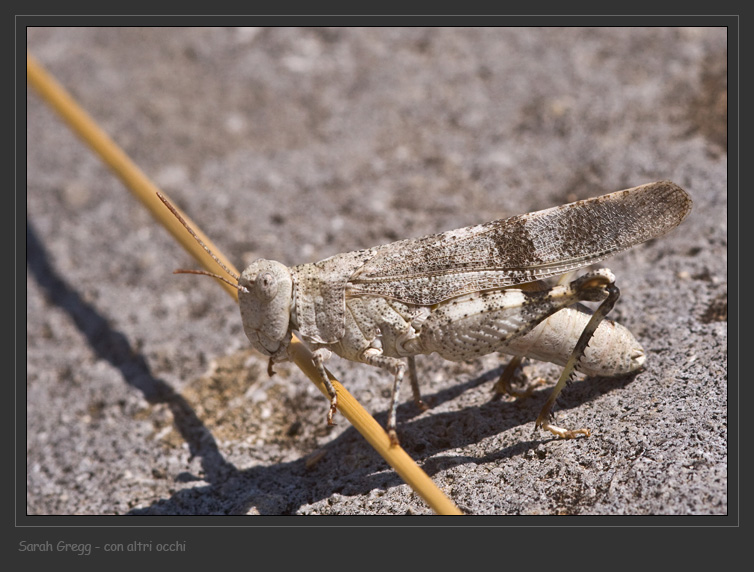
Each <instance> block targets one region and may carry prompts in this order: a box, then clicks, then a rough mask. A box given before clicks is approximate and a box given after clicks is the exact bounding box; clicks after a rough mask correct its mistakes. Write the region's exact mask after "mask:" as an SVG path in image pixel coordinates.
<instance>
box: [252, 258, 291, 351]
mask: <svg viewBox="0 0 754 572" xmlns="http://www.w3.org/2000/svg"><path fill="white" fill-rule="evenodd" d="M238 286H239V290H238V303H239V306H240V307H241V320H242V321H243V329H244V331H245V332H246V337H248V338H249V341H250V342H251V345H252V346H254V347H255V348H256V349H257V350H259V351H260V352H262V353H263V354H264V355H266V356H270V357H279V358H282V357H283V356H284V355H285V352H286V349H287V347H288V342H289V341H290V330H289V329H288V325H289V322H290V316H291V304H292V296H293V279H292V278H291V273H290V271H289V270H288V268H287V267H286V266H284V265H282V264H280V263H279V262H275V261H274V260H264V259H263V258H260V259H259V260H256V261H254V262H252V263H251V264H250V265H249V266H248V268H246V270H244V271H243V272H242V273H241V277H240V278H239V279H238Z"/></svg>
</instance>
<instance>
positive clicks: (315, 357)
mask: <svg viewBox="0 0 754 572" xmlns="http://www.w3.org/2000/svg"><path fill="white" fill-rule="evenodd" d="M331 355H332V352H331V351H330V350H328V349H327V348H319V349H316V350H314V351H313V352H312V361H313V362H314V365H315V367H316V368H317V371H318V372H319V377H320V379H321V380H322V383H323V384H324V385H325V389H327V395H329V396H330V409H329V410H328V411H327V424H328V425H335V423H333V420H332V419H333V416H334V415H335V412H336V411H337V410H338V394H337V393H336V392H335V387H333V384H332V383H331V382H330V376H329V375H328V374H327V370H326V369H325V361H326V360H328V359H329V358H330V356H331Z"/></svg>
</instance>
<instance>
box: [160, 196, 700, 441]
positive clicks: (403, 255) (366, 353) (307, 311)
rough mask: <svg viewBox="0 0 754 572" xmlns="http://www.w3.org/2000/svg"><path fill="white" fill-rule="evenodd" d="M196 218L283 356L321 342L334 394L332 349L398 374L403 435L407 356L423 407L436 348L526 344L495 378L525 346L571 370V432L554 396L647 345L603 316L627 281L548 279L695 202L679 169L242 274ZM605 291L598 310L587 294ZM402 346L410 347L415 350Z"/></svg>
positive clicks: (663, 229) (589, 276) (318, 352)
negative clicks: (421, 374) (422, 387)
mask: <svg viewBox="0 0 754 572" xmlns="http://www.w3.org/2000/svg"><path fill="white" fill-rule="evenodd" d="M160 198H161V199H162V201H163V202H164V203H165V204H166V206H168V208H170V210H171V211H172V212H173V213H174V214H175V216H176V217H178V219H179V220H180V221H181V222H182V223H183V224H184V226H186V228H187V229H188V230H189V232H191V234H192V235H193V236H194V238H196V240H197V241H199V243H200V244H201V245H202V246H203V247H204V248H205V250H207V252H208V253H209V254H210V255H211V256H212V257H213V258H214V259H215V260H216V261H217V262H218V264H220V266H222V267H223V268H224V270H225V271H226V272H227V273H228V274H229V275H230V276H232V277H233V279H234V280H235V281H236V282H235V283H233V282H231V281H230V280H227V279H225V278H224V277H222V276H218V275H216V274H211V273H208V272H204V271H184V270H178V271H176V272H190V273H199V274H207V275H210V276H214V277H216V278H219V279H221V280H223V281H225V282H227V283H229V284H231V285H232V286H233V287H235V288H237V289H238V298H239V304H240V308H241V319H242V320H243V327H244V331H245V332H246V335H247V337H248V338H249V341H250V342H251V345H252V346H254V347H255V348H256V349H257V350H259V351H260V352H261V353H262V354H264V355H265V356H268V357H269V368H268V370H269V372H270V374H272V365H273V364H274V363H275V362H280V361H285V360H287V359H289V356H288V346H289V343H290V341H291V334H292V332H294V331H296V332H298V334H299V336H300V337H301V339H302V340H303V341H304V342H306V343H307V344H308V345H309V346H310V347H311V349H312V350H313V360H314V364H315V365H316V367H317V370H318V371H319V373H320V376H321V378H322V382H323V383H324V385H325V387H326V388H327V390H328V393H329V395H330V409H329V411H328V414H327V422H328V424H332V419H333V415H334V414H335V411H336V409H337V395H336V392H335V389H334V388H333V386H332V384H331V383H330V379H329V377H328V374H327V372H326V370H325V367H324V362H325V360H327V359H328V358H329V357H330V355H331V352H335V353H336V354H338V355H339V356H341V357H343V358H346V359H349V360H352V361H356V362H362V363H366V364H369V365H372V366H376V367H379V368H382V369H385V370H387V371H389V372H390V373H392V374H393V376H394V381H393V390H392V397H391V404H390V412H389V416H388V422H387V429H388V433H389V435H390V438H391V440H392V442H393V443H397V442H398V438H397V433H396V408H397V402H398V395H399V390H400V385H401V381H402V380H403V377H404V375H405V372H406V369H407V368H408V371H409V377H410V379H411V385H412V388H413V391H414V400H415V401H416V402H417V404H418V405H420V406H423V403H422V402H421V396H420V393H419V388H418V381H417V377H416V368H415V364H414V356H416V355H420V354H430V353H432V352H437V353H438V354H439V355H440V356H442V357H443V358H445V359H448V360H451V361H464V360H467V359H470V358H473V357H477V356H481V355H485V354H488V353H492V352H501V353H505V354H510V355H512V356H515V358H514V360H513V361H512V362H511V363H510V364H509V365H508V367H507V368H506V369H505V371H504V372H503V375H502V376H501V379H500V381H499V383H498V385H497V386H496V387H498V388H503V389H508V388H509V387H510V385H509V382H510V378H511V376H512V374H513V372H514V370H515V369H516V368H517V366H518V365H519V364H520V361H521V359H522V358H523V357H531V358H535V359H539V360H543V361H549V362H553V363H555V364H558V365H563V366H564V369H563V372H562V374H561V376H560V379H559V380H558V383H557V384H556V386H555V388H554V389H553V391H552V393H551V395H550V397H549V399H548V400H547V402H546V404H545V405H544V407H543V408H542V411H541V412H540V414H539V417H538V418H537V421H536V424H535V428H537V427H542V428H543V429H546V430H548V431H551V432H552V433H554V434H555V435H557V436H559V437H563V438H572V437H575V436H576V435H578V434H584V435H587V436H588V435H589V434H590V432H589V430H588V429H578V430H567V429H563V428H560V427H556V426H554V425H552V424H551V423H550V420H551V417H552V413H551V411H552V406H553V404H554V402H555V399H556V397H557V396H558V394H559V393H560V391H561V390H562V389H563V387H564V386H565V384H566V383H568V382H570V380H571V378H572V377H573V375H574V372H575V371H581V372H583V373H585V374H587V375H595V376H619V375H625V374H629V373H632V372H635V371H637V370H638V369H639V368H641V367H642V365H643V363H644V360H645V356H644V350H643V349H642V347H641V346H640V345H639V343H638V342H637V341H636V339H635V338H634V336H633V335H632V334H631V332H629V331H628V330H627V329H626V328H624V327H623V326H621V325H619V324H617V323H615V322H613V321H611V320H607V319H605V316H606V315H607V313H608V312H609V311H610V310H611V309H612V307H613V306H614V304H615V302H616V301H617V299H618V297H619V295H620V292H619V290H618V288H617V286H616V285H615V277H614V276H613V274H612V272H610V271H609V270H607V269H600V270H595V271H591V272H587V273H586V274H584V275H583V276H581V277H579V278H577V279H575V280H573V281H571V282H570V283H568V284H558V285H556V286H553V287H548V286H547V285H546V284H545V283H544V282H542V280H544V279H546V278H550V277H555V276H562V275H564V274H569V273H571V272H573V271H575V270H577V269H579V268H582V267H584V266H587V265H590V264H593V263H595V262H598V261H600V260H603V259H604V258H607V257H608V256H611V255H614V254H616V253H618V252H621V251H623V250H625V249H627V248H629V247H631V246H634V245H636V244H639V243H641V242H644V241H646V240H649V239H651V238H657V237H659V236H662V235H664V234H665V233H667V232H668V231H670V230H671V229H673V228H675V227H676V226H677V225H678V224H680V223H681V221H683V219H684V218H685V217H686V216H687V215H688V213H689V212H690V211H691V205H692V201H691V199H690V197H689V196H688V195H687V194H686V192H685V191H684V190H683V189H681V188H680V187H678V186H677V185H675V184H674V183H671V182H669V181H662V182H656V183H650V184H647V185H642V186H640V187H635V188H632V189H628V190H624V191H619V192H615V193H611V194H608V195H604V196H601V197H596V198H592V199H587V200H582V201H577V202H574V203H570V204H567V205H563V206H559V207H554V208H550V209H546V210H542V211H538V212H533V213H529V214H524V215H519V216H514V217H511V218H507V219H503V220H497V221H493V222H488V223H485V224H480V225H476V226H470V227H466V228H460V229H457V230H451V231H448V232H443V233H440V234H433V235H430V236H425V237H421V238H412V239H407V240H401V241H398V242H394V243H391V244H386V245H383V246H376V247H374V248H369V249H364V250H358V251H355V252H347V253H343V254H336V255H335V256H331V257H330V258H326V259H325V260H322V261H320V262H315V263H312V264H302V265H299V266H294V267H292V268H288V267H286V266H284V265H283V264H281V263H279V262H274V261H271V260H264V259H259V260H256V261H255V262H253V263H252V264H251V265H250V266H249V267H248V268H246V269H245V270H244V271H243V273H242V274H241V276H237V275H235V274H234V273H232V272H231V271H229V270H228V269H227V268H225V266H224V265H223V264H222V263H221V262H220V261H219V260H218V259H217V257H215V256H214V254H213V253H212V252H210V250H209V249H208V248H207V247H206V246H205V245H204V244H203V243H202V242H201V240H199V239H198V238H197V237H196V234H194V232H193V231H192V230H191V229H190V228H189V227H188V226H187V225H186V223H185V221H183V219H182V218H181V217H180V215H178V213H177V212H176V211H175V210H174V209H173V208H172V207H171V205H170V204H169V203H168V202H167V201H166V200H165V199H164V198H163V197H160ZM583 301H590V302H600V305H599V307H598V308H597V310H596V311H595V312H594V313H592V312H590V311H589V310H587V309H586V308H585V307H583V306H581V305H580V304H579V302H583ZM403 358H408V361H407V362H406V361H404V360H403Z"/></svg>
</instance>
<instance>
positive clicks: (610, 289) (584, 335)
mask: <svg viewBox="0 0 754 572" xmlns="http://www.w3.org/2000/svg"><path fill="white" fill-rule="evenodd" d="M611 278H612V275H610V277H605V276H597V277H595V278H594V279H593V280H590V281H587V282H585V283H584V284H583V285H582V286H581V287H582V288H583V289H584V291H585V292H587V291H589V290H591V289H592V288H596V289H597V290H600V289H602V290H603V291H604V292H605V293H606V294H607V296H606V297H605V299H604V300H603V301H602V303H601V304H600V305H599V307H598V308H597V310H596V311H595V312H594V314H592V317H591V318H590V320H589V322H588V323H587V325H586V327H585V328H584V330H583V331H582V332H581V335H580V336H579V340H578V341H577V342H576V346H575V347H574V348H573V352H571V356H570V357H569V358H568V361H567V362H566V365H565V367H564V368H563V372H562V373H561V374H560V379H558V383H557V384H556V385H555V388H554V389H553V390H552V393H551V394H550V397H548V399H547V402H546V403H545V405H544V407H542V411H540V413H539V416H538V417H537V421H536V423H535V424H534V429H535V430H536V429H538V428H540V427H541V428H542V429H545V430H547V431H549V432H550V433H553V434H554V435H557V436H558V437H560V438H562V439H573V438H574V437H576V436H577V435H586V436H587V437H589V435H591V431H590V430H589V429H576V430H571V429H563V428H562V427H557V426H555V425H553V424H552V423H550V420H551V419H552V416H553V415H552V407H553V405H554V404H555V400H556V399H557V398H558V395H559V394H560V392H561V391H562V390H563V388H564V387H565V386H566V385H567V384H569V383H570V382H571V381H572V379H573V375H574V373H575V371H576V366H577V365H578V363H579V360H580V359H581V358H582V357H583V356H584V352H585V351H586V348H587V346H588V345H589V341H590V340H591V338H592V336H593V335H594V332H595V331H596V330H597V327H598V326H599V325H600V322H601V321H602V320H603V319H604V318H605V316H607V314H608V313H609V312H610V310H612V309H613V306H615V303H616V302H617V301H618V298H619V297H620V290H619V289H618V287H617V286H616V285H615V283H614V281H613V280H612V279H611ZM605 280H607V282H606V283H603V284H600V282H604V281H605ZM585 299H588V298H587V297H586V296H585Z"/></svg>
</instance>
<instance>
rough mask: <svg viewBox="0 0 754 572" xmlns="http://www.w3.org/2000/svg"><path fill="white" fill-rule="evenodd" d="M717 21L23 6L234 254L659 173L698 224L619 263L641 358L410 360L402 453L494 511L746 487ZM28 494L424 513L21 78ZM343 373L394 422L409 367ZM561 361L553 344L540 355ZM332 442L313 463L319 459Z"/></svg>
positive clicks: (365, 237)
mask: <svg viewBox="0 0 754 572" xmlns="http://www.w3.org/2000/svg"><path fill="white" fill-rule="evenodd" d="M726 44H727V35H726V31H725V29H716V28H705V29H664V28H650V29H631V28H610V29H581V28H570V29H549V30H548V29H527V28H517V29H422V28H419V29H412V28H404V29H378V28H374V29H296V28H288V29H253V28H252V29H250V28H244V29H215V28H203V29H141V28H127V29H125V28H124V29H119V28H109V29H97V28H88V29H73V28H68V29H29V31H28V36H27V46H28V49H29V50H30V51H31V52H32V53H33V54H34V55H35V56H36V57H37V58H38V59H39V60H40V61H41V62H42V63H43V64H44V65H45V66H46V67H47V68H48V69H49V71H51V72H52V73H53V74H54V75H55V76H56V77H57V78H58V79H59V80H60V81H61V82H62V83H63V85H65V86H66V88H67V89H69V90H70V91H71V92H72V94H73V95H74V96H75V97H76V98H77V99H78V101H79V102H80V103H81V104H82V105H83V106H84V107H85V108H86V109H87V110H88V111H89V112H90V113H91V114H92V116H93V117H94V118H95V119H96V120H97V121H98V122H99V123H100V124H101V125H102V126H103V127H104V128H105V129H106V130H107V132H108V133H109V134H110V135H111V136H112V137H113V138H114V139H115V140H116V141H117V142H118V143H119V144H120V145H121V146H122V147H123V148H124V149H125V151H126V152H127V153H128V154H129V155H130V156H131V157H132V158H133V159H134V160H135V161H136V162H137V163H138V164H139V165H140V167H141V168H142V169H143V170H144V172H145V173H147V174H148V175H149V176H150V177H152V178H153V180H154V181H156V183H157V184H158V185H159V186H160V187H161V188H163V189H164V190H165V191H166V192H167V193H168V194H169V195H170V196H171V197H172V198H173V199H174V200H175V201H176V202H177V203H178V204H179V205H180V206H181V207H182V208H183V209H184V210H185V211H186V212H188V213H189V215H190V216H191V217H193V218H194V220H195V221H196V222H197V223H198V224H199V225H200V226H201V228H202V229H203V230H204V231H205V232H206V233H207V234H208V235H209V236H211V237H212V238H213V240H214V241H215V242H216V244H217V245H218V246H219V247H220V248H221V249H222V251H223V252H224V253H225V254H227V255H228V256H229V257H230V258H231V259H232V260H234V261H236V264H237V265H238V266H240V267H244V266H245V265H247V264H248V263H250V262H251V261H252V260H254V259H255V258H258V257H264V258H269V259H274V260H279V261H281V262H283V263H285V264H287V265H294V264H300V263H305V262H312V261H316V260H320V259H322V258H325V257H327V256H330V255H333V254H336V253H339V252H345V251H349V250H355V249H358V248H364V247H369V246H374V245H377V244H382V243H386V242H391V241H393V240H397V239H402V238H408V237H412V236H421V235H424V234H428V233H433V232H439V231H444V230H449V229H452V228H457V227H462V226H467V225H471V224H476V223H480V222H485V221H488V220H492V219H496V218H501V217H506V216H510V215H514V214H520V213H524V212H530V211H534V210H538V209H542V208H546V207H550V206H554V205H558V204H563V203H565V202H569V201H571V200H575V199H581V198H586V197H590V196H597V195H601V194H604V193H606V192H610V191H615V190H619V189H623V188H628V187H632V186H635V185H638V184H642V183H646V182H650V181H655V180H661V179H670V180H672V181H674V182H676V183H677V184H679V185H681V186H682V187H684V188H685V189H686V190H687V191H688V192H689V194H690V195H691V196H692V197H693V200H694V203H695V204H694V211H693V212H692V214H691V215H690V216H689V218H688V219H687V220H686V221H685V222H684V224H683V225H682V226H681V227H679V228H678V229H677V230H676V231H674V232H673V233H672V234H670V235H668V236H667V237H665V238H662V239H660V240H656V241H651V242H650V243H647V244H644V245H641V246H638V247H636V248H634V249H632V250H630V251H629V252H627V253H625V254H622V255H620V256H618V257H615V258H613V259H611V260H609V261H608V262H607V265H608V266H609V267H610V268H611V269H612V270H613V271H614V272H615V274H616V275H617V277H618V284H619V286H620V288H621V290H622V294H623V295H622V298H621V300H620V301H619V303H618V305H617V307H616V309H615V310H614V312H613V314H612V316H613V317H614V318H615V319H617V320H618V321H620V322H621V323H623V324H624V325H626V326H627V327H629V328H630V329H631V330H632V331H633V332H634V334H635V335H636V336H637V338H638V339H639V340H640V341H641V342H642V344H643V345H644V347H645V349H646V351H647V354H648V359H647V368H646V371H644V372H643V373H640V374H639V375H637V376H635V377H633V378H629V379H620V380H610V379H598V378H590V379H583V378H580V379H579V381H578V382H576V383H575V384H573V385H572V386H571V387H570V388H568V389H566V391H565V392H564V394H563V398H562V400H561V404H560V407H559V408H558V410H557V419H558V421H559V422H560V423H561V424H563V425H568V426H571V427H579V426H588V427H591V429H592V431H593V435H592V436H591V437H590V438H588V439H586V438H584V439H576V440H572V441H560V440H555V439H552V438H550V437H548V435H547V434H545V433H542V432H537V433H534V432H533V429H534V419H535V417H536V415H537V413H538V412H539V409H540V408H541V406H542V404H543V402H544V400H545V399H546V396H547V394H548V391H549V388H542V389H540V390H538V391H536V392H535V394H534V395H533V396H532V397H531V398H529V399H527V400H524V401H520V402H513V401H510V400H507V399H493V396H492V394H491V389H492V385H493V383H494V380H495V379H497V377H498V376H499V374H500V372H501V368H502V367H503V365H504V364H505V363H506V358H505V357H504V356H499V355H490V356H486V357H484V358H481V359H478V360H474V361H471V362H467V363H462V364H454V363H450V362H444V361H442V360H441V359H439V358H437V357H436V356H432V357H426V358H422V359H420V360H419V370H420V371H419V374H420V377H421V382H422V388H423V392H424V395H425V396H426V397H427V398H428V400H430V401H431V402H432V404H433V407H432V409H430V410H429V411H426V412H423V413H422V412H420V411H418V410H417V409H416V408H415V407H414V405H413V403H412V402H411V400H410V390H409V389H408V388H406V390H405V392H404V396H405V398H406V399H405V402H404V403H403V404H402V405H401V406H400V408H399V410H398V415H399V431H400V435H401V438H402V443H403V445H404V447H405V449H406V450H407V452H408V453H409V454H410V455H411V456H412V457H413V458H414V459H415V460H416V461H417V462H418V463H419V464H420V465H421V466H422V467H423V468H424V469H425V470H426V471H427V473H428V474H429V475H430V476H431V477H432V479H433V480H434V481H435V482H436V483H437V484H438V485H439V487H440V488H441V489H442V490H443V491H444V492H445V493H446V494H447V495H448V496H449V497H450V498H451V499H452V500H453V501H454V502H455V503H457V505H458V506H459V507H460V508H461V509H462V510H463V511H464V512H467V513H470V514H475V515H531V514H538V515H555V514H579V515H724V514H727V512H728V493H727V488H728V458H727V445H728V429H727V419H728V417H727V405H728V385H727V379H728V374H727V372H728V368H727V358H728V351H727V343H728V324H727V269H728V265H727V206H728V199H727V172H726V171H727V143H726V141H727V131H726V113H727V83H726V81H727V80H726V73H727V63H726V60H727V46H726ZM27 106H28V108H27V116H26V119H27V136H28V146H27V173H26V174H27V177H28V184H27V198H26V206H27V209H28V218H27V221H26V222H27V225H28V230H27V248H28V257H27V288H28V292H27V297H26V316H27V338H26V343H27V359H26V366H27V377H26V429H27V435H26V454H27V470H26V509H27V512H28V514H33V515H43V514H44V515H62V514H66V515H69V514H81V515H102V514H124V515H125V514H136V515H146V514H172V515H189V514H191V515H194V514H236V515H243V514H249V515H296V514H299V515H315V514H328V515H339V514H349V515H354V514H377V515H406V514H429V513H431V511H430V509H429V508H428V507H427V506H426V505H425V504H424V502H423V501H422V500H421V499H420V498H419V497H418V496H417V495H416V494H415V493H414V492H413V491H412V490H411V489H410V488H409V487H408V486H407V485H405V484H404V483H403V482H402V481H401V479H400V478H399V477H398V476H397V475H396V474H395V473H394V472H393V471H392V470H391V469H390V468H389V467H388V466H387V464H386V463H385V461H384V460H383V459H382V458H381V457H379V455H377V454H376V453H375V452H374V451H373V450H372V449H371V448H370V447H369V445H368V444H367V443H366V442H365V441H364V439H363V438H362V437H361V436H360V435H359V434H358V433H357V432H356V431H355V430H354V429H353V428H352V427H350V426H349V424H348V422H347V421H345V420H344V419H343V418H342V417H339V418H336V420H338V421H339V423H338V425H337V426H336V427H334V428H332V429H328V428H327V427H326V425H325V413H326V411H327V403H326V400H325V398H324V397H323V396H322V395H321V394H320V393H319V392H318V391H317V390H316V389H315V388H314V386H313V385H312V384H311V383H310V382H309V381H308V380H307V379H306V377H305V376H304V375H303V374H302V373H301V372H300V371H299V370H298V369H297V368H296V367H295V366H294V365H293V364H280V365H278V366H277V370H278V375H276V376H274V377H272V378H268V376H267V374H266V360H265V359H264V358H263V357H262V356H261V355H260V354H257V353H255V352H254V351H252V350H251V349H250V348H249V344H248V341H247V340H246V338H245V336H244V334H243V331H242V328H241V320H240V316H239V314H238V309H237V308H236V306H235V305H234V304H233V303H232V301H231V300H230V299H229V298H228V296H226V295H225V294H224V293H223V292H222V291H221V290H220V289H219V288H218V287H217V286H216V284H214V283H213V281H211V280H208V279H205V278H201V277H193V276H175V275H173V274H171V272H172V270H173V269H175V268H180V267H189V268H192V267H195V265H194V263H193V262H192V261H191V259H190V258H189V257H188V255H186V254H185V253H184V252H183V251H182V250H181V249H180V247H179V246H178V245H177V244H176V243H174V242H173V240H172V239H171V238H170V236H169V235H168V234H167V233H166V232H165V231H164V230H163V229H162V228H161V227H159V226H157V225H156V224H155V222H154V221H153V220H152V219H151V217H150V215H149V214H148V213H147V212H146V211H144V209H143V208H142V207H141V206H140V204H138V203H137V201H136V200H135V199H133V198H132V197H131V195H130V194H129V193H128V192H127V191H126V190H125V188H124V187H123V185H122V184H121V183H120V181H119V180H117V179H116V178H115V177H114V176H113V175H112V173H111V172H110V171H109V170H108V169H107V168H106V167H105V166H104V165H103V164H102V163H101V162H100V160H99V159H98V158H97V157H96V156H94V155H93V154H92V153H91V152H90V151H89V150H88V149H87V148H86V147H85V146H84V145H83V144H82V143H81V142H80V141H79V140H78V139H77V138H76V137H75V136H74V135H73V134H72V133H71V132H70V131H69V130H68V128H67V127H66V126H64V125H63V123H62V122H61V121H60V120H59V119H58V118H57V117H56V116H55V115H54V114H53V112H52V111H51V110H50V109H49V108H48V107H47V106H46V105H45V104H43V103H42V102H41V100H40V98H39V97H38V96H37V94H36V93H34V92H33V91H32V90H31V89H29V90H28V95H27ZM328 367H329V368H330V370H331V371H333V373H334V374H335V375H336V376H337V377H338V378H339V379H340V380H341V381H342V382H343V383H344V384H345V385H346V386H347V387H348V388H349V391H350V392H351V393H352V394H353V395H354V396H355V397H356V398H357V399H358V400H359V401H360V402H361V403H362V404H363V405H364V407H365V408H366V409H367V410H368V411H370V412H371V413H372V414H373V415H375V417H376V418H377V419H378V420H379V421H380V422H382V423H384V422H385V419H386V410H387V407H388V403H389V389H390V385H391V380H390V376H389V375H388V374H386V373H384V372H381V371H379V370H376V369H374V368H371V367H369V366H366V365H359V364H355V363H351V362H347V361H344V360H341V359H339V358H337V357H334V358H333V359H332V360H331V361H330V362H329V364H328ZM526 371H527V372H528V373H529V374H530V375H531V376H544V377H546V378H547V379H548V380H551V381H554V380H555V379H556V378H557V375H558V374H559V368H558V367H556V366H553V365H550V364H543V363H539V362H530V363H529V365H527V367H526ZM313 455H314V456H315V457H316V458H317V459H318V460H316V462H307V461H308V460H312V459H313Z"/></svg>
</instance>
